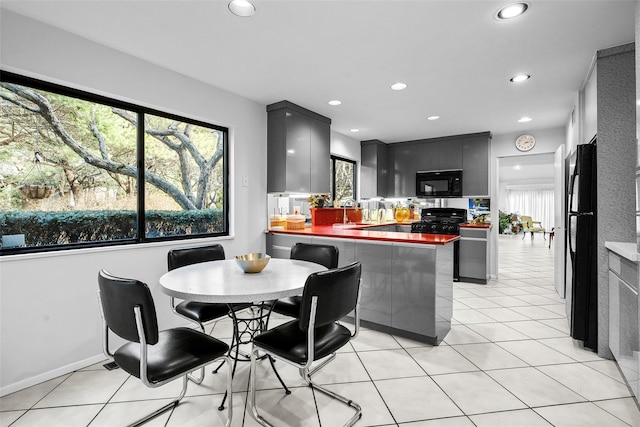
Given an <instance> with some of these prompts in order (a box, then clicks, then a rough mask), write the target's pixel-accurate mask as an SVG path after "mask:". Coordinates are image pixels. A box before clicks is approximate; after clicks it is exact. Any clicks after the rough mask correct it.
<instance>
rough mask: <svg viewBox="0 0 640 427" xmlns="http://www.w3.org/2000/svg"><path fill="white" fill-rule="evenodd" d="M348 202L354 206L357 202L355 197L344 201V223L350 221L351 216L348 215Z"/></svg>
mask: <svg viewBox="0 0 640 427" xmlns="http://www.w3.org/2000/svg"><path fill="white" fill-rule="evenodd" d="M347 203H348V204H349V205H350V206H351V207H353V206H354V205H355V203H356V201H355V200H354V199H347V200H345V201H344V202H342V207H343V211H342V223H343V224H346V223H348V222H349V217H347Z"/></svg>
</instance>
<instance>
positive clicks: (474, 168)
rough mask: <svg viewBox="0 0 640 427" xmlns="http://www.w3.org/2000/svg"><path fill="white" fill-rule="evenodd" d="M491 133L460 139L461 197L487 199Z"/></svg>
mask: <svg viewBox="0 0 640 427" xmlns="http://www.w3.org/2000/svg"><path fill="white" fill-rule="evenodd" d="M490 150H491V133H489V132H484V133H481V134H474V135H467V136H465V137H464V138H463V139H462V170H463V171H462V195H463V197H489V170H490V169H489V155H490Z"/></svg>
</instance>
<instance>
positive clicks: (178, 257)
mask: <svg viewBox="0 0 640 427" xmlns="http://www.w3.org/2000/svg"><path fill="white" fill-rule="evenodd" d="M223 259H225V255H224V247H223V246H222V245H220V244H216V245H210V246H203V247H199V248H186V249H174V250H172V251H170V252H169V253H168V254H167V266H168V268H169V270H170V271H171V270H174V269H176V268H178V267H184V266H186V265H191V264H198V263H201V262H207V261H217V260H223ZM248 306H249V304H231V308H233V310H242V309H244V308H247V307H248ZM171 309H172V310H173V311H174V313H176V314H177V315H179V316H182V317H184V318H185V319H187V320H190V321H192V322H195V323H196V324H197V325H198V326H200V329H201V330H202V332H205V329H204V324H205V323H207V322H211V321H213V320H217V319H220V318H221V317H224V316H226V315H227V314H229V310H230V305H229V304H224V303H206V302H196V301H182V302H180V303H179V304H177V305H176V303H175V298H174V297H171ZM234 335H235V334H234Z"/></svg>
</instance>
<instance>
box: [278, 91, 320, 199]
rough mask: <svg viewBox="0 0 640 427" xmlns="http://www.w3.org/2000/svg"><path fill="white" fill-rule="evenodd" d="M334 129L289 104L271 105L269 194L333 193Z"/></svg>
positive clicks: (313, 115) (315, 115) (311, 113)
mask: <svg viewBox="0 0 640 427" xmlns="http://www.w3.org/2000/svg"><path fill="white" fill-rule="evenodd" d="M330 126H331V119H329V118H327V117H324V116H321V115H320V114H316V113H314V112H313V111H310V110H307V109H305V108H302V107H300V106H298V105H295V104H292V103H290V102H288V101H281V102H278V103H276V104H271V105H268V106H267V192H269V193H273V192H303V193H328V192H329V190H330V171H329V162H330V160H331V154H330V142H331V130H330Z"/></svg>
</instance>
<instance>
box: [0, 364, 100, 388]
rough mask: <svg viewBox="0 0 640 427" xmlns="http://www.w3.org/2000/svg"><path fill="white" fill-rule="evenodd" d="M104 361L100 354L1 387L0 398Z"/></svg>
mask: <svg viewBox="0 0 640 427" xmlns="http://www.w3.org/2000/svg"><path fill="white" fill-rule="evenodd" d="M106 359H107V357H106V356H105V355H104V354H102V353H100V354H99V355H96V356H93V357H89V358H87V359H84V360H80V361H78V362H74V363H71V364H69V365H66V366H62V367H60V368H56V369H54V370H52V371H49V372H44V373H42V374H40V375H36V376H35V377H31V378H27V379H25V380H22V381H19V382H17V383H14V384H9V385H5V386H2V387H0V397H2V396H6V395H7V394H11V393H15V392H16V391H20V390H24V389H25V388H28V387H31V386H34V385H37V384H40V383H43V382H45V381H49V380H52V379H54V378H57V377H59V376H61V375H65V374H69V373H71V372H73V371H77V370H79V369H83V368H86V367H87V366H91V365H94V364H96V363H100V362H102V361H103V360H106Z"/></svg>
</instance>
